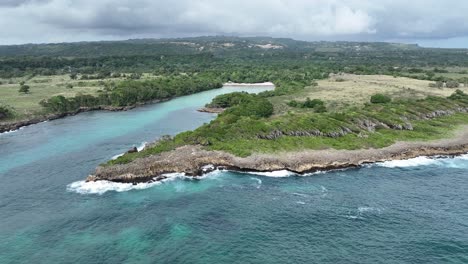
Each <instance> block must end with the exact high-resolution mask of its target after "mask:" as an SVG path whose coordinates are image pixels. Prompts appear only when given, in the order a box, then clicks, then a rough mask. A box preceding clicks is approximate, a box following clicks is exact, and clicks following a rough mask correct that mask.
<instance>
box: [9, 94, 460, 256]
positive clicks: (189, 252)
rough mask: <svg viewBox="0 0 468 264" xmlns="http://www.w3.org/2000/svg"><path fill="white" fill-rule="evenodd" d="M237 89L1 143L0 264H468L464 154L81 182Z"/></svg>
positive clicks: (64, 122) (190, 122)
mask: <svg viewBox="0 0 468 264" xmlns="http://www.w3.org/2000/svg"><path fill="white" fill-rule="evenodd" d="M234 89H237V88H223V89H219V90H214V91H208V92H204V93H200V94H196V95H191V96H187V97H183V98H178V99H175V100H172V101H169V102H165V103H161V104H156V105H151V106H145V107H141V108H138V109H134V110H132V111H128V112H91V113H83V114H80V115H77V116H74V117H70V118H66V119H60V120H55V121H50V122H46V123H41V124H37V125H33V126H30V127H26V128H24V129H22V130H19V131H17V132H13V133H8V134H2V135H0V180H1V184H0V263H468V235H467V234H468V156H462V157H458V158H455V159H449V158H442V159H428V158H418V159H413V160H409V161H405V162H389V163H384V164H378V165H373V166H368V167H363V168H359V169H351V170H344V171H334V172H328V173H318V174H313V175H308V176H297V175H290V174H288V173H285V172H275V173H270V174H268V175H259V174H241V173H233V172H221V171H217V172H214V173H211V174H209V175H207V176H206V177H205V178H203V179H201V180H191V179H188V178H184V177H182V176H180V175H173V176H172V177H171V178H170V179H169V180H168V181H166V182H164V183H159V184H153V185H148V184H142V185H137V186H132V185H125V184H110V183H99V184H85V183H84V182H83V181H82V180H83V179H84V178H85V177H86V176H87V175H88V174H89V173H91V172H93V170H94V168H95V167H96V166H97V165H98V164H99V163H101V162H104V161H106V160H108V159H110V158H111V157H113V156H114V155H117V154H119V153H122V152H124V151H126V150H127V149H129V148H130V147H132V146H139V145H141V144H142V143H143V142H149V141H152V140H154V139H155V138H157V137H158V136H161V135H164V134H175V133H177V132H180V131H184V130H188V129H193V128H195V127H197V126H199V125H200V124H202V123H204V122H209V121H210V120H211V119H212V118H213V117H214V115H212V114H205V113H198V112H196V111H195V110H196V109H197V108H198V107H200V106H202V105H203V104H205V103H206V102H207V101H209V100H210V99H211V98H212V97H213V96H215V95H217V94H220V93H225V92H228V91H232V90H234ZM248 89H249V90H251V89H260V88H248ZM257 91H258V90H257Z"/></svg>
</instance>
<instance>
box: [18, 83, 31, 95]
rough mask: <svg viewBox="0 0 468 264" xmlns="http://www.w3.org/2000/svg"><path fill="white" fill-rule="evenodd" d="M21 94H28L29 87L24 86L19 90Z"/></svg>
mask: <svg viewBox="0 0 468 264" xmlns="http://www.w3.org/2000/svg"><path fill="white" fill-rule="evenodd" d="M18 91H19V92H20V93H24V94H27V93H29V85H26V84H22V85H21V86H20V88H19V90H18Z"/></svg>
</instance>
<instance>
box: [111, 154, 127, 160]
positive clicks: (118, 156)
mask: <svg viewBox="0 0 468 264" xmlns="http://www.w3.org/2000/svg"><path fill="white" fill-rule="evenodd" d="M124 154H125V153H120V154H117V155H115V156H112V158H111V160H116V159H118V158H120V157H122V156H123V155H124Z"/></svg>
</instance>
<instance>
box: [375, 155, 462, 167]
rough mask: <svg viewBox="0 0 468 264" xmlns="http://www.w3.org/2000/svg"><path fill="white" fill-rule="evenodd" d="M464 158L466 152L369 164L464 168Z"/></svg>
mask: <svg viewBox="0 0 468 264" xmlns="http://www.w3.org/2000/svg"><path fill="white" fill-rule="evenodd" d="M466 160H468V154H464V155H460V156H456V157H444V156H442V157H425V156H421V157H417V158H413V159H407V160H392V161H385V162H379V163H375V164H371V165H369V166H374V165H375V166H380V167H386V168H407V167H420V166H430V165H436V166H442V167H447V168H461V167H463V168H465V167H467V164H466Z"/></svg>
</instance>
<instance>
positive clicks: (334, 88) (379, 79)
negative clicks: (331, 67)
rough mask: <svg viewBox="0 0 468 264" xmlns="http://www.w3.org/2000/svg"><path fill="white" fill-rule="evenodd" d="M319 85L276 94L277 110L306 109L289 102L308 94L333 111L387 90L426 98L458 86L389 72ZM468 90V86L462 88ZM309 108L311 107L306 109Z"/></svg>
mask: <svg viewBox="0 0 468 264" xmlns="http://www.w3.org/2000/svg"><path fill="white" fill-rule="evenodd" d="M317 83H318V86H309V87H306V88H305V89H304V90H303V91H301V92H299V93H295V94H291V95H285V96H279V97H273V98H272V103H273V105H274V106H275V113H284V112H286V111H291V110H294V111H302V109H298V108H291V107H289V106H287V102H289V101H291V100H297V101H304V100H305V99H306V98H307V97H309V98H311V99H321V100H323V101H325V102H326V103H327V108H328V109H329V110H331V111H333V110H342V109H344V108H346V107H349V106H351V105H363V104H364V103H366V102H369V98H370V97H371V96H372V95H373V94H376V93H384V94H387V95H390V96H391V97H392V98H396V99H402V98H411V99H415V98H425V97H426V96H428V95H433V96H444V97H447V96H449V95H451V94H452V93H453V92H454V91H455V90H456V89H453V88H431V87H429V84H430V83H432V82H431V81H424V80H416V79H410V78H404V77H397V78H395V77H393V76H387V75H353V74H340V75H335V76H332V77H330V78H328V79H326V80H319V81H318V82H317ZM459 89H460V90H462V91H464V92H465V93H466V92H468V88H467V87H463V88H459ZM305 111H307V110H305Z"/></svg>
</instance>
